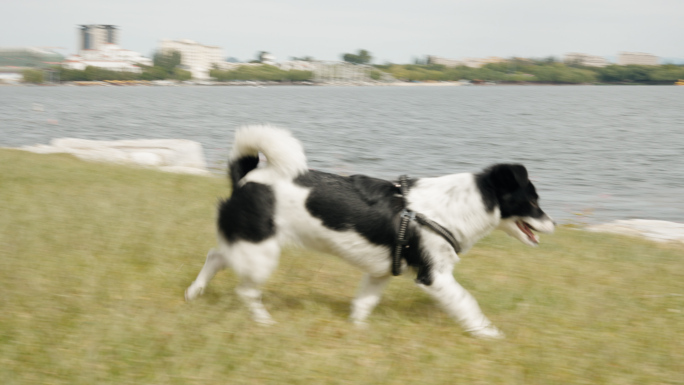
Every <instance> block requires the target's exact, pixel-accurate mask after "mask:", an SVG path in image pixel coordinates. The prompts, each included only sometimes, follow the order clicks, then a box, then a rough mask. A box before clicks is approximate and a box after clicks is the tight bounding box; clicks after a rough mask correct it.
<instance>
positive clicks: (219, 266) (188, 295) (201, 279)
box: [185, 249, 226, 301]
mask: <svg viewBox="0 0 684 385" xmlns="http://www.w3.org/2000/svg"><path fill="white" fill-rule="evenodd" d="M225 267H226V261H225V258H224V256H223V254H222V253H221V251H220V250H218V249H211V250H209V253H207V260H206V261H205V262H204V266H203V267H202V270H200V272H199V274H198V275H197V278H195V281H194V282H193V283H192V284H191V285H190V287H188V288H187V289H186V290H185V300H186V301H192V300H193V299H195V298H197V297H198V296H199V295H200V294H202V293H203V292H204V288H205V287H207V285H208V284H209V281H210V280H211V279H212V278H214V275H216V273H218V272H219V271H221V270H223V269H224V268H225Z"/></svg>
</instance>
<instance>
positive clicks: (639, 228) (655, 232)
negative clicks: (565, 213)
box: [586, 219, 684, 243]
mask: <svg viewBox="0 0 684 385" xmlns="http://www.w3.org/2000/svg"><path fill="white" fill-rule="evenodd" d="M586 230H588V231H594V232H602V233H613V234H623V235H632V236H638V237H643V238H647V239H650V240H653V241H657V242H681V243H684V223H677V222H668V221H657V220H650V219H627V220H618V221H613V222H609V223H603V224H600V225H592V226H588V227H586Z"/></svg>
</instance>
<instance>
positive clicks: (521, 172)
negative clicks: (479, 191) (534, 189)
mask: <svg viewBox="0 0 684 385" xmlns="http://www.w3.org/2000/svg"><path fill="white" fill-rule="evenodd" d="M489 173H490V176H491V180H492V182H493V184H494V186H495V187H496V188H498V189H501V190H503V191H515V190H517V189H519V188H523V187H525V186H527V184H528V183H530V180H529V179H528V177H527V169H526V168H525V166H523V165H522V164H497V165H494V166H492V167H491V168H490V169H489Z"/></svg>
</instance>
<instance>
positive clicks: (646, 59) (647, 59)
mask: <svg viewBox="0 0 684 385" xmlns="http://www.w3.org/2000/svg"><path fill="white" fill-rule="evenodd" d="M618 64H620V65H630V64H637V65H646V66H657V65H658V57H657V56H655V55H652V54H650V53H642V52H620V53H619V54H618Z"/></svg>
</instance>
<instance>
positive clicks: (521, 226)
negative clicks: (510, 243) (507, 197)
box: [515, 220, 539, 245]
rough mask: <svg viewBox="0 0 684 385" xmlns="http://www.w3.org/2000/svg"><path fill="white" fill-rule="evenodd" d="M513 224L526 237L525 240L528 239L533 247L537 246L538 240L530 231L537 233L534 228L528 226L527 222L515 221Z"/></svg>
mask: <svg viewBox="0 0 684 385" xmlns="http://www.w3.org/2000/svg"><path fill="white" fill-rule="evenodd" d="M515 224H516V225H518V228H519V229H520V231H522V232H523V234H525V235H526V236H527V239H529V240H530V242H532V243H534V244H535V245H536V244H539V238H537V236H536V235H535V234H534V233H533V232H532V230H534V231H537V230H535V228H534V227H532V226H530V225H529V224H528V223H527V222H524V221H520V220H519V221H515Z"/></svg>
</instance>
